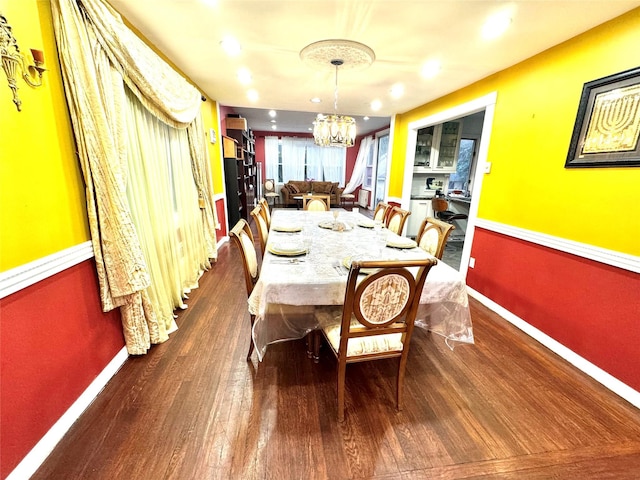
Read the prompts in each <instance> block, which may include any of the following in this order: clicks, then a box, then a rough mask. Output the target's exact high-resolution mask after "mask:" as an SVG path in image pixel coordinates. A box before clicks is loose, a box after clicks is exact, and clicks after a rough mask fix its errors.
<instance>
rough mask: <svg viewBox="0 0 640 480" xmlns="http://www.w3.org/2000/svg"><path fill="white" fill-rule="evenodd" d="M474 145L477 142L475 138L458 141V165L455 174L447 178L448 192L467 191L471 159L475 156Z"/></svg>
mask: <svg viewBox="0 0 640 480" xmlns="http://www.w3.org/2000/svg"><path fill="white" fill-rule="evenodd" d="M476 143H477V140H476V139H475V138H463V139H462V140H460V152H459V153H458V165H457V168H456V172H455V173H452V174H451V175H450V176H449V191H451V190H462V191H463V192H467V191H468V190H469V185H470V183H469V176H470V174H471V166H472V165H473V159H474V158H475V156H476Z"/></svg>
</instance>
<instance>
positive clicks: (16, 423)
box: [0, 259, 124, 478]
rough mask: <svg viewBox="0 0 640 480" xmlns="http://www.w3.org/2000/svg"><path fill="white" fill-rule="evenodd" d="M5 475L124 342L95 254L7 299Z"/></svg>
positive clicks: (3, 328) (2, 331)
mask: <svg viewBox="0 0 640 480" xmlns="http://www.w3.org/2000/svg"><path fill="white" fill-rule="evenodd" d="M0 310H1V312H2V321H1V322H0V341H1V348H0V359H1V370H0V375H1V377H2V382H1V387H0V404H1V405H2V409H1V412H0V419H1V424H2V435H1V439H0V452H1V454H0V464H1V465H2V468H1V471H0V473H1V478H5V477H6V476H7V475H9V473H11V471H12V470H13V469H14V468H15V467H16V466H17V465H18V463H20V461H21V460H22V459H23V458H24V457H25V456H26V455H27V453H29V451H30V450H31V449H32V448H33V447H34V446H35V444H36V443H37V442H38V441H39V440H40V439H41V438H42V437H43V436H44V435H45V434H46V433H47V431H48V430H49V429H50V428H51V427H52V426H53V425H54V423H55V422H56V421H57V420H58V419H59V418H60V417H61V416H62V415H63V414H64V413H65V412H66V411H67V410H68V409H69V407H70V406H71V405H72V404H73V402H75V401H76V400H77V399H78V397H79V396H80V395H81V394H82V393H83V392H84V391H85V390H86V389H87V387H88V386H89V385H90V384H91V382H92V381H93V380H94V379H95V378H96V377H97V376H98V374H100V372H102V371H103V370H104V368H105V367H106V366H107V365H108V364H109V362H110V361H111V360H112V359H113V358H114V357H115V356H116V354H117V353H118V352H119V351H120V350H121V349H122V348H123V347H124V338H123V335H122V325H121V322H120V313H119V311H118V310H115V311H112V312H110V313H103V312H102V307H101V304H100V299H99V295H98V279H97V277H96V273H95V263H94V261H93V259H91V260H87V261H85V262H82V263H81V264H79V265H76V266H74V267H71V268H69V269H67V270H65V271H63V272H61V273H59V274H57V275H54V276H53V277H50V278H47V279H46V280H43V281H41V282H38V283H37V284H35V285H32V286H30V287H28V288H25V289H23V290H21V291H19V292H16V293H14V294H12V295H9V296H8V297H6V298H3V299H2V300H0Z"/></svg>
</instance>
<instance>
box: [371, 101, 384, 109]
mask: <svg viewBox="0 0 640 480" xmlns="http://www.w3.org/2000/svg"><path fill="white" fill-rule="evenodd" d="M381 108H382V102H381V101H380V100H374V101H373V102H371V110H373V111H374V112H377V111H378V110H380V109H381Z"/></svg>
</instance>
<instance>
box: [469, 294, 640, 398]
mask: <svg viewBox="0 0 640 480" xmlns="http://www.w3.org/2000/svg"><path fill="white" fill-rule="evenodd" d="M467 290H468V292H469V295H470V296H472V297H473V298H475V299H476V300H478V301H479V302H480V303H482V304H483V305H484V306H486V307H487V308H489V309H490V310H492V311H494V312H495V313H497V314H498V315H500V316H501V317H502V318H504V319H505V320H506V321H507V322H509V323H511V324H512V325H514V326H515V327H517V328H519V329H520V330H522V331H523V332H525V333H526V334H527V335H529V336H530V337H531V338H533V339H534V340H536V341H538V342H539V343H541V344H542V345H544V346H545V347H547V348H548V349H549V350H551V351H552V352H554V353H555V354H557V355H559V356H560V357H561V358H563V359H564V360H566V361H567V362H569V363H570V364H571V365H573V366H574V367H576V368H577V369H578V370H580V371H582V372H584V373H586V374H587V375H589V376H590V377H591V378H593V379H594V380H596V381H597V382H599V383H600V384H602V385H603V386H604V387H606V388H608V389H609V390H611V391H612V392H613V393H615V394H616V395H618V396H620V397H621V398H623V399H625V400H626V401H627V402H629V403H630V404H631V405H633V406H634V407H636V408H640V392H638V391H636V390H634V389H633V388H631V387H630V386H628V385H626V384H624V383H622V382H621V381H620V380H618V379H617V378H615V377H614V376H612V375H611V374H609V373H607V372H605V371H604V370H602V369H601V368H600V367H598V366H596V365H594V364H593V363H591V362H589V361H588V360H586V359H584V358H583V357H581V356H580V355H578V354H577V353H575V352H574V351H573V350H570V349H568V348H567V347H565V346H564V345H562V344H561V343H560V342H558V341H557V340H554V339H553V338H551V337H550V336H549V335H547V334H546V333H544V332H542V331H540V330H538V329H537V328H536V327H534V326H532V325H530V324H529V323H527V322H526V321H525V320H523V319H521V318H520V317H518V316H517V315H514V314H513V313H511V312H510V311H508V310H507V309H505V308H504V307H502V306H500V305H498V304H497V303H495V302H494V301H493V300H491V299H489V298H487V297H485V296H484V295H482V294H481V293H479V292H477V291H475V290H474V289H473V288H471V287H467Z"/></svg>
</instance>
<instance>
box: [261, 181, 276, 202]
mask: <svg viewBox="0 0 640 480" xmlns="http://www.w3.org/2000/svg"><path fill="white" fill-rule="evenodd" d="M262 188H263V195H264V198H265V199H266V202H267V207H269V200H271V201H272V203H273V206H275V205H276V203H280V194H279V193H278V192H276V182H275V181H274V180H273V178H267V179H266V180H265V181H264V184H263V185H262Z"/></svg>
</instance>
